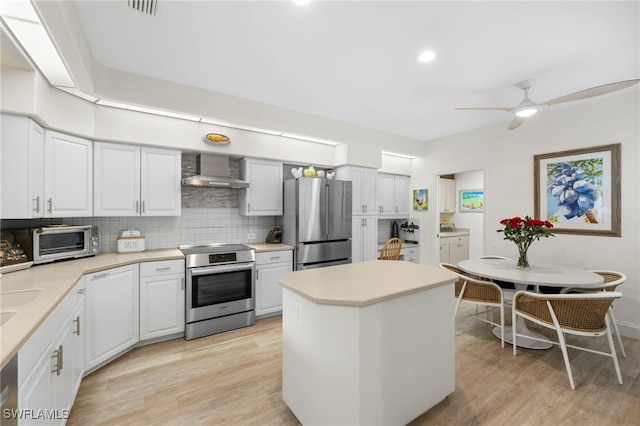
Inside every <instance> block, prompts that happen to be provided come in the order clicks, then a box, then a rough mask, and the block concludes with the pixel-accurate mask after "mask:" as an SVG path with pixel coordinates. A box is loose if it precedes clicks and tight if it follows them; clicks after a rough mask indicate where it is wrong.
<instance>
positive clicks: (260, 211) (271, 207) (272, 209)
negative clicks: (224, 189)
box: [239, 158, 283, 216]
mask: <svg viewBox="0 0 640 426" xmlns="http://www.w3.org/2000/svg"><path fill="white" fill-rule="evenodd" d="M282 167H283V166H282V163H281V162H277V161H268V160H259V159H255V158H243V159H242V160H240V179H242V180H245V181H247V182H249V188H244V189H241V190H240V206H239V211H240V214H241V215H243V216H282V193H283V187H282V179H283V176H282Z"/></svg>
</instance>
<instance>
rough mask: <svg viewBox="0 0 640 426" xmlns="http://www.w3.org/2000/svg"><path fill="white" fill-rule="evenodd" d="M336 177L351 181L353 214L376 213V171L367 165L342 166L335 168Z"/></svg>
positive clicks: (372, 214) (373, 214)
mask: <svg viewBox="0 0 640 426" xmlns="http://www.w3.org/2000/svg"><path fill="white" fill-rule="evenodd" d="M336 179H339V180H348V181H351V188H352V193H353V203H352V206H353V210H352V214H354V215H371V216H376V215H377V214H378V209H377V201H376V197H377V196H378V172H377V171H376V170H375V169H370V168H367V167H355V166H343V167H338V169H337V170H336Z"/></svg>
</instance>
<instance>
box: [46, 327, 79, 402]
mask: <svg viewBox="0 0 640 426" xmlns="http://www.w3.org/2000/svg"><path fill="white" fill-rule="evenodd" d="M71 325H72V323H71V316H69V317H67V318H66V320H65V322H64V326H63V327H62V328H61V329H60V330H59V332H58V334H57V335H56V336H55V337H54V338H53V341H52V352H53V354H52V355H53V356H52V360H53V364H52V367H53V368H52V369H51V394H52V401H51V408H54V409H56V410H59V412H62V411H63V410H71V406H72V405H73V399H74V392H73V391H74V383H73V380H74V378H73V373H74V369H73V365H74V359H73V358H74V355H75V351H74V350H73V349H74V336H73V334H72V328H71Z"/></svg>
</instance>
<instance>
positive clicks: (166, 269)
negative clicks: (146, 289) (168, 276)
mask: <svg viewBox="0 0 640 426" xmlns="http://www.w3.org/2000/svg"><path fill="white" fill-rule="evenodd" d="M170 270H171V267H170V266H167V267H165V268H156V272H162V271H170Z"/></svg>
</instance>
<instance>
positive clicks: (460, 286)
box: [439, 263, 504, 348]
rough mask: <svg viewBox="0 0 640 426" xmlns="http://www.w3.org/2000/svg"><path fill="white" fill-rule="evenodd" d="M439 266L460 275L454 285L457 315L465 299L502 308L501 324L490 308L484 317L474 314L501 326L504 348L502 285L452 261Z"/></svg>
mask: <svg viewBox="0 0 640 426" xmlns="http://www.w3.org/2000/svg"><path fill="white" fill-rule="evenodd" d="M439 266H440V267H441V268H444V269H447V270H449V271H451V272H453V273H454V274H456V275H457V276H458V281H456V283H455V287H454V296H455V298H456V309H455V315H457V314H458V308H459V307H460V302H462V301H463V300H465V301H468V302H472V303H475V304H476V305H483V306H486V307H495V308H499V309H500V323H499V324H498V323H496V322H494V321H493V315H492V313H491V312H490V311H489V310H488V309H486V310H485V311H484V314H485V317H484V318H482V317H481V316H480V315H479V314H478V313H476V314H474V315H472V316H473V317H475V318H477V319H479V320H480V321H484V322H486V323H487V324H491V325H493V326H495V327H500V344H501V345H502V347H503V348H504V295H503V293H502V289H501V288H500V286H498V285H497V284H495V283H494V282H492V281H485V280H481V279H479V278H477V277H473V276H471V275H468V274H467V273H466V272H464V271H463V270H461V269H459V268H458V267H457V266H455V265H452V264H450V263H440V264H439ZM476 312H477V310H476Z"/></svg>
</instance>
